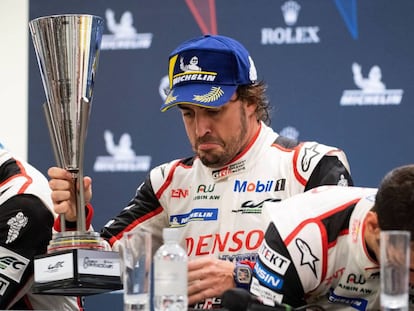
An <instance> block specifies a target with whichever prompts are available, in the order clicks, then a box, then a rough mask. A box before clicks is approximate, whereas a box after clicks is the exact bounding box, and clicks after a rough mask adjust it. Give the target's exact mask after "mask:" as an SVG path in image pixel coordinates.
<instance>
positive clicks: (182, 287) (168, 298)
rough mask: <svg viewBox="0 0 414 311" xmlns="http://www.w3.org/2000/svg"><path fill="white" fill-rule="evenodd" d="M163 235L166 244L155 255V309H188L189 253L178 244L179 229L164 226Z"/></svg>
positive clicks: (166, 310) (178, 310)
mask: <svg viewBox="0 0 414 311" xmlns="http://www.w3.org/2000/svg"><path fill="white" fill-rule="evenodd" d="M162 235H163V239H164V244H163V245H162V246H161V247H160V248H159V249H158V250H157V251H156V253H155V255H154V309H155V311H183V310H187V304H188V296H187V261H188V258H187V253H186V252H185V250H184V249H183V248H182V247H181V246H180V245H179V244H178V239H179V230H178V229H176V228H164V230H163V234H162Z"/></svg>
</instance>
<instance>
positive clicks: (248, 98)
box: [236, 81, 270, 125]
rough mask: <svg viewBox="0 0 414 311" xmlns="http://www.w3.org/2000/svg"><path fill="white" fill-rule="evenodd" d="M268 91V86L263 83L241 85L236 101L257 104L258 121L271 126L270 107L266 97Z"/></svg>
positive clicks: (238, 88) (237, 91)
mask: <svg viewBox="0 0 414 311" xmlns="http://www.w3.org/2000/svg"><path fill="white" fill-rule="evenodd" d="M266 89H267V85H266V84H265V83H264V82H263V81H260V82H255V83H253V84H247V85H240V86H239V87H237V90H236V94H237V99H236V100H241V101H245V102H247V103H255V104H257V108H256V116H257V120H258V121H259V120H261V121H263V122H264V123H266V124H267V125H270V106H269V100H268V98H267V96H266Z"/></svg>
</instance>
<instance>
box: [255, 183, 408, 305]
mask: <svg viewBox="0 0 414 311" xmlns="http://www.w3.org/2000/svg"><path fill="white" fill-rule="evenodd" d="M376 192H377V189H374V188H359V187H346V188H345V187H333V186H322V187H318V188H314V189H312V190H310V191H308V192H306V193H303V194H299V195H297V196H295V197H293V198H290V199H288V200H285V201H283V202H281V203H279V204H277V206H273V205H275V204H272V203H269V204H266V205H265V208H264V211H265V213H267V212H268V214H269V217H270V220H271V223H270V225H269V227H268V229H267V230H266V234H265V241H264V243H263V245H262V246H261V247H260V249H259V251H258V258H257V261H256V264H255V266H254V268H253V279H252V283H251V285H250V292H251V293H252V294H254V295H256V296H259V297H260V299H261V300H263V302H264V303H265V304H268V305H272V304H273V302H276V303H284V304H288V305H290V306H293V307H299V306H303V305H306V304H317V305H319V306H322V307H324V308H325V309H326V310H360V311H364V310H371V311H373V310H380V305H379V292H380V269H379V258H376V256H375V254H374V253H373V252H372V251H370V250H369V249H367V247H366V244H365V239H364V232H365V227H364V219H365V216H366V214H367V213H368V211H369V210H370V209H371V208H372V207H373V205H374V202H375V194H376ZM411 297H412V296H411ZM410 299H411V308H414V304H413V302H412V298H410Z"/></svg>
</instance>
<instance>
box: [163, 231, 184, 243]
mask: <svg viewBox="0 0 414 311" xmlns="http://www.w3.org/2000/svg"><path fill="white" fill-rule="evenodd" d="M179 234H180V231H179V230H178V229H177V228H164V229H163V231H162V237H163V239H164V242H166V241H176V242H178V238H179Z"/></svg>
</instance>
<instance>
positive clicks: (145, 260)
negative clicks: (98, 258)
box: [121, 230, 152, 311]
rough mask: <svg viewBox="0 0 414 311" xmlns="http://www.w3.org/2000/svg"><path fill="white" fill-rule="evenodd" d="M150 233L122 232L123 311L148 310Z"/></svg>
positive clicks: (141, 231) (150, 257) (150, 256)
mask: <svg viewBox="0 0 414 311" xmlns="http://www.w3.org/2000/svg"><path fill="white" fill-rule="evenodd" d="M151 243H152V238H151V233H150V232H148V231H144V230H139V231H136V232H128V233H126V234H124V237H123V244H122V246H123V247H122V249H121V253H122V261H123V270H122V272H123V273H122V280H123V285H124V311H135V310H140V311H149V310H150V295H151V294H150V292H151V263H152V246H151Z"/></svg>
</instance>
